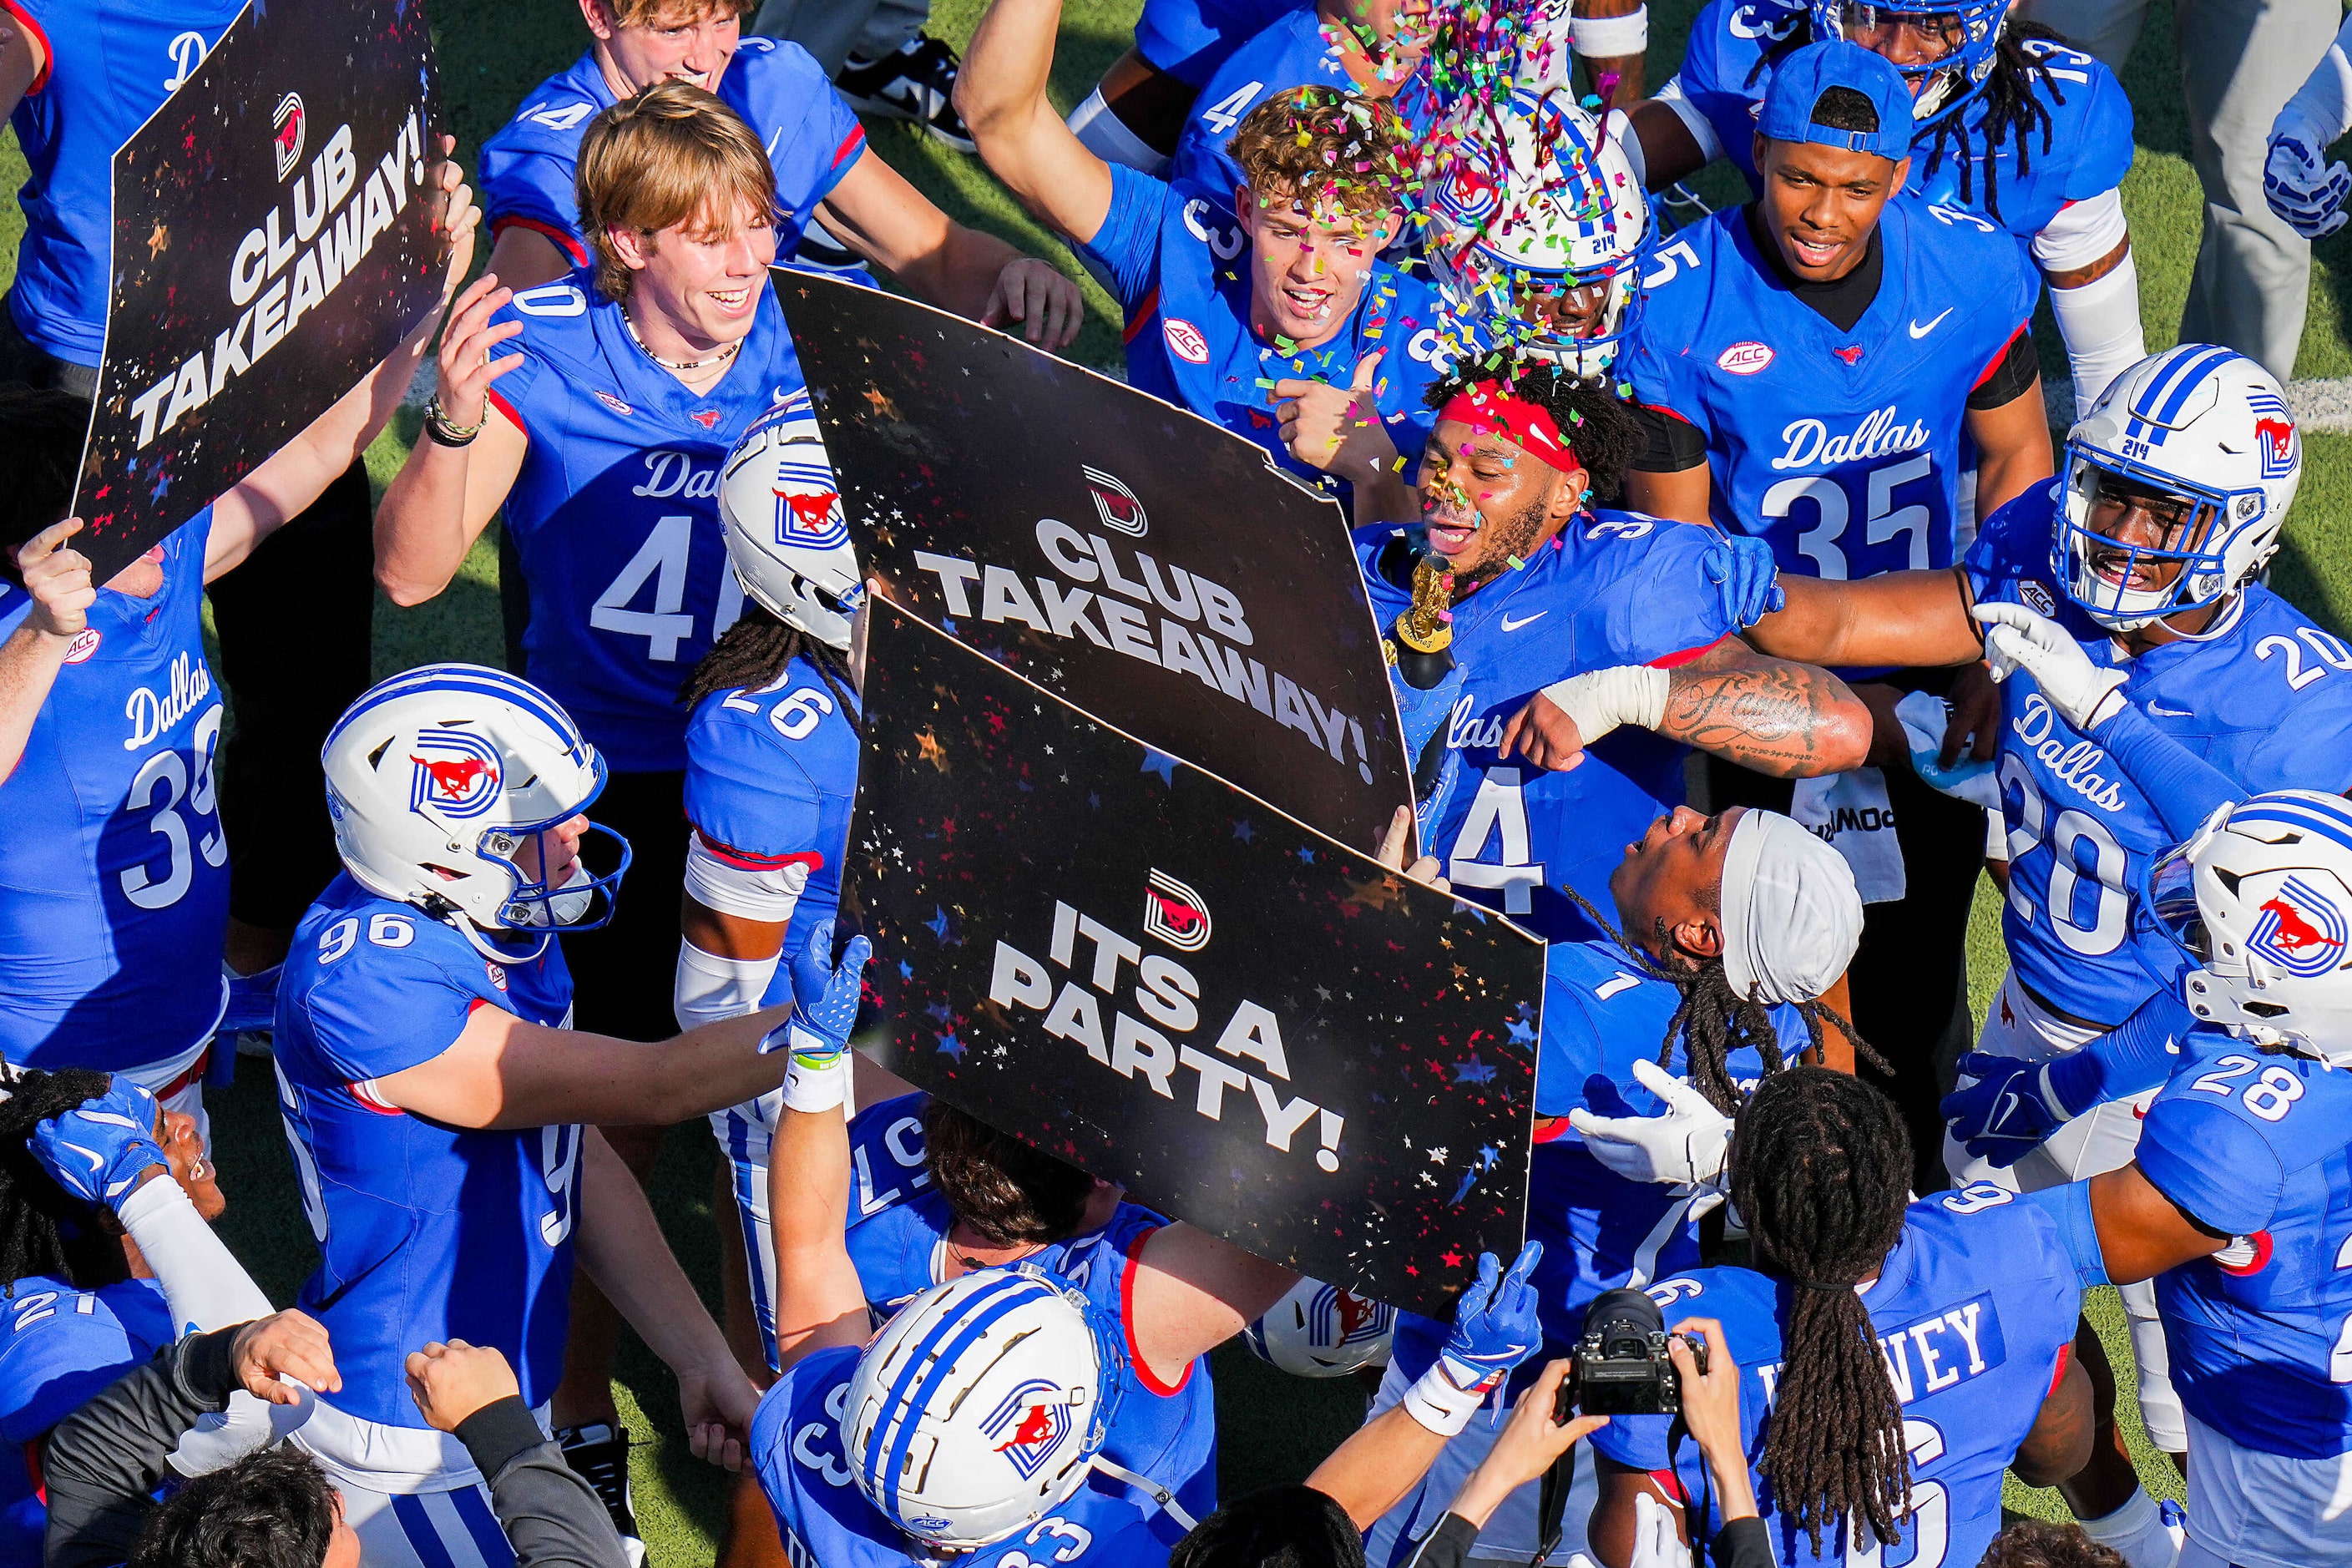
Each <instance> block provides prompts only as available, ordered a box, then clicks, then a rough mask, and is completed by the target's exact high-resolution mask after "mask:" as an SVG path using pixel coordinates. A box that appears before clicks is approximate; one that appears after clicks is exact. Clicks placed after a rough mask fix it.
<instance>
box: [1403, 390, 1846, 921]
mask: <svg viewBox="0 0 2352 1568" xmlns="http://www.w3.org/2000/svg"><path fill="white" fill-rule="evenodd" d="M1432 401H1433V404H1435V405H1437V407H1436V415H1437V422H1436V425H1435V427H1434V428H1433V430H1432V431H1431V432H1430V437H1429V446H1428V447H1427V450H1426V451H1425V452H1424V454H1423V458H1422V472H1423V479H1422V486H1421V490H1420V492H1419V496H1418V501H1419V504H1418V506H1417V507H1416V508H1415V512H1416V513H1417V515H1418V517H1419V520H1420V521H1419V526H1418V527H1412V528H1408V527H1402V526H1396V525H1386V526H1381V527H1367V528H1361V529H1359V530H1357V531H1356V549H1357V555H1358V558H1359V560H1360V563H1362V566H1363V571H1364V582H1365V585H1366V587H1367V588H1368V589H1369V590H1370V595H1371V604H1372V613H1373V616H1375V618H1376V619H1377V620H1378V621H1379V623H1380V624H1381V626H1385V627H1391V628H1393V627H1396V626H1398V625H1399V622H1400V617H1406V621H1405V626H1406V628H1407V629H1406V630H1404V631H1402V632H1395V633H1393V634H1392V637H1401V638H1404V639H1406V641H1405V642H1400V643H1399V644H1398V645H1397V650H1398V652H1399V653H1400V654H1410V653H1412V651H1413V650H1412V648H1411V647H1409V646H1408V644H1409V642H1410V641H1411V639H1413V638H1423V637H1424V636H1425V633H1426V634H1434V633H1436V632H1438V631H1440V630H1444V631H1445V632H1447V634H1448V636H1447V637H1445V639H1444V640H1445V641H1446V642H1447V644H1448V646H1446V647H1444V649H1443V652H1442V654H1440V655H1439V656H1438V657H1440V658H1450V660H1451V668H1450V669H1448V670H1447V671H1446V672H1445V673H1444V676H1443V677H1442V679H1438V680H1437V681H1436V683H1435V684H1434V685H1432V686H1429V687H1426V688H1420V687H1416V686H1415V685H1414V683H1413V680H1412V673H1413V669H1414V668H1423V667H1421V666H1420V665H1419V664H1418V663H1417V661H1415V660H1412V659H1408V660H1407V661H1406V663H1402V664H1400V666H1399V667H1398V668H1397V669H1396V670H1395V671H1394V672H1392V673H1393V674H1394V676H1395V684H1396V687H1397V691H1398V697H1399V700H1400V702H1401V703H1402V704H1403V705H1404V706H1405V707H1406V709H1407V710H1409V712H1408V719H1407V738H1408V741H1409V742H1411V743H1412V752H1413V755H1414V757H1415V777H1416V784H1415V794H1416V795H1417V796H1418V800H1417V805H1416V810H1417V812H1418V814H1419V816H1420V822H1421V840H1422V844H1423V847H1424V851H1425V852H1426V853H1428V854H1430V855H1433V856H1434V857H1436V858H1437V859H1438V861H1439V862H1440V869H1441V871H1442V872H1443V874H1444V876H1445V877H1446V878H1447V879H1450V880H1451V882H1452V883H1453V887H1454V891H1455V892H1456V893H1457V894H1459V895H1461V896H1462V897H1465V898H1467V899H1471V900H1475V901H1477V902H1480V903H1484V904H1486V905H1488V906H1489V907H1491V908H1495V909H1499V910H1502V911H1503V912H1504V913H1506V914H1508V915H1510V916H1511V917H1512V918H1513V919H1515V920H1517V921H1519V922H1520V923H1521V924H1523V925H1525V926H1526V927H1527V928H1528V930H1530V931H1534V932H1536V934H1538V936H1541V937H1543V938H1544V939H1545V940H1547V941H1550V942H1561V941H1571V940H1579V941H1580V940H1583V939H1585V938H1588V937H1591V936H1594V935H1597V934H1599V932H1598V931H1597V930H1596V928H1595V927H1594V926H1593V925H1592V924H1591V921H1589V920H1588V919H1587V917H1586V916H1585V915H1584V913H1583V912H1582V910H1580V908H1579V907H1578V900H1584V901H1585V902H1587V903H1589V904H1600V903H1601V902H1602V901H1603V900H1607V899H1608V898H1609V897H1610V894H1609V890H1608V889H1609V884H1610V879H1611V877H1612V874H1613V873H1614V872H1615V871H1616V869H1617V867H1618V864H1619V862H1620V859H1621V858H1622V857H1621V854H1620V852H1619V851H1620V848H1621V847H1622V846H1623V845H1624V844H1626V843H1628V842H1629V841H1631V840H1633V839H1637V838H1640V837H1642V836H1643V833H1644V831H1645V830H1646V829H1648V828H1649V826H1650V825H1651V824H1652V823H1653V822H1654V821H1655V820H1656V819H1657V818H1658V816H1660V814H1661V813H1663V812H1668V811H1671V810H1673V809H1674V807H1675V806H1676V805H1679V804H1681V801H1682V798H1683V759H1684V757H1685V755H1686V754H1687V751H1688V748H1690V747H1693V746H1696V747H1698V748H1700V749H1702V750H1704V751H1706V752H1710V753H1713V754H1717V755H1721V756H1726V757H1729V758H1732V759H1734V760H1736V761H1738V762H1740V763H1745V764H1746V765H1748V766H1751V767H1756V768H1760V769H1768V770H1770V771H1773V772H1776V773H1786V774H1792V775H1797V774H1804V773H1834V772H1837V771H1838V770H1840V769H1842V768H1846V767H1851V766H1853V764H1854V763H1856V762H1858V761H1859V760H1860V759H1861V756H1862V752H1863V748H1864V745H1865V744H1866V743H1867V738H1868V734H1869V716H1868V713H1867V710H1864V708H1863V706H1862V705H1861V703H1859V702H1858V701H1856V700H1854V698H1853V694H1852V693H1851V692H1849V691H1848V690H1847V689H1846V688H1845V686H1844V684H1843V682H1842V681H1840V680H1839V679H1837V678H1836V677H1835V676H1832V675H1831V674H1829V673H1827V672H1826V671H1824V670H1820V669H1813V668H1806V667H1804V666H1801V665H1796V664H1790V663H1788V662H1785V661H1783V660H1780V659H1777V658H1761V657H1759V656H1758V655H1757V654H1755V653H1752V652H1750V651H1749V649H1748V647H1747V646H1746V645H1745V644H1743V643H1741V642H1740V640H1739V638H1738V635H1737V634H1738V630H1739V628H1740V626H1742V625H1743V624H1744V621H1745V619H1747V618H1751V617H1752V616H1754V615H1756V614H1759V613H1760V610H1761V606H1762V605H1763V604H1764V603H1765V602H1766V600H1765V598H1763V597H1755V596H1753V595H1750V593H1749V592H1748V584H1743V583H1742V582H1740V581H1738V580H1735V579H1734V578H1733V577H1731V576H1728V575H1727V571H1729V570H1730V569H1732V568H1738V567H1740V566H1741V564H1742V560H1741V558H1740V557H1738V556H1737V555H1736V554H1735V553H1734V552H1731V551H1729V550H1728V549H1727V547H1726V546H1725V545H1724V543H1723V542H1722V541H1721V540H1720V539H1719V538H1718V536H1717V535H1716V534H1715V532H1714V531H1712V530H1709V529H1705V528H1697V527H1691V526H1688V525H1685V524H1683V523H1677V522H1673V521H1665V520H1662V519H1658V518H1651V517H1644V516H1642V515H1640V514H1639V513H1636V512H1629V511H1619V510H1613V509H1611V508H1608V507H1603V506H1596V505H1594V504H1593V503H1594V501H1595V500H1598V499H1600V498H1605V497H1607V496H1609V495H1610V494H1611V493H1612V491H1613V490H1614V489H1615V488H1616V484H1617V479H1618V476H1619V474H1620V473H1621V472H1622V466H1623V463H1624V461H1625V458H1626V457H1627V455H1628V453H1629V452H1630V450H1631V448H1632V447H1633V443H1634V440H1635V438H1636V437H1635V435H1634V432H1633V430H1632V429H1631V427H1630V426H1629V424H1628V421H1627V418H1626V416H1625V413H1624V405H1622V404H1621V403H1619V402H1618V401H1617V400H1616V399H1615V397H1614V396H1612V395H1611V394H1610V393H1609V392H1607V391H1605V390H1604V389H1602V388H1601V386H1599V385H1596V384H1590V383H1585V382H1580V381H1579V380H1577V379H1576V378H1574V377H1573V376H1571V375H1566V374H1560V373H1559V372H1556V371H1553V370H1551V369H1549V368H1530V369H1528V370H1525V371H1523V372H1521V373H1520V374H1519V375H1518V377H1517V380H1515V381H1512V382H1510V383H1508V384H1505V383H1502V382H1495V381H1479V380H1473V379H1468V378H1465V377H1462V376H1456V377H1454V379H1452V380H1449V381H1448V382H1446V383H1445V384H1444V385H1443V386H1441V387H1439V388H1438V389H1436V390H1435V391H1434V392H1433V394H1432ZM1749 564H1753V563H1749ZM1762 592H1765V593H1769V590H1762ZM1751 597H1754V602H1753V603H1750V602H1749V601H1750V599H1751ZM1441 616H1450V617H1451V618H1450V620H1447V619H1442V618H1441ZM1413 626H1421V627H1423V628H1425V631H1415V630H1412V627H1413ZM1427 640H1438V639H1436V638H1435V637H1433V636H1429V637H1428V638H1427ZM1408 665H1412V667H1413V668H1407V666H1408ZM1620 667H1634V668H1620ZM1602 669H1617V670H1618V673H1616V674H1613V675H1612V676H1611V678H1610V682H1609V687H1610V689H1611V690H1612V691H1616V692H1622V695H1623V697H1624V700H1623V701H1622V703H1620V704H1619V705H1618V707H1619V712H1620V716H1621V717H1622V720H1623V721H1624V725H1625V728H1626V729H1627V730H1628V731H1629V732H1627V733H1624V734H1612V733H1610V732H1609V731H1610V729H1611V728H1614V727H1615V726H1614V723H1613V722H1612V724H1611V725H1610V726H1609V727H1608V728H1604V727H1603V726H1602V724H1601V721H1600V720H1599V719H1597V718H1595V717H1593V715H1594V714H1596V713H1598V711H1599V710H1600V708H1599V704H1598V703H1597V702H1596V703H1594V704H1592V705H1589V706H1586V707H1585V708H1584V711H1585V712H1586V713H1587V721H1588V722H1589V723H1591V726H1592V728H1591V732H1589V733H1586V734H1582V735H1570V734H1565V733H1562V734H1560V735H1559V736H1558V737H1557V738H1556V743H1555V742H1549V741H1545V740H1543V739H1542V738H1539V737H1538V736H1535V735H1532V734H1530V735H1528V736H1526V737H1524V738H1523V737H1522V735H1521V733H1520V731H1519V730H1518V729H1517V728H1515V727H1514V725H1513V720H1514V717H1515V716H1516V715H1517V713H1518V712H1519V710H1521V709H1522V708H1524V707H1526V706H1527V705H1528V699H1529V697H1530V695H1531V694H1532V693H1534V692H1537V691H1538V690H1540V689H1543V688H1544V687H1546V686H1547V685H1549V684H1553V683H1556V682H1559V681H1561V680H1564V679H1569V678H1571V677H1575V676H1578V675H1581V674H1588V673H1591V672H1594V671H1599V670H1602ZM1635 729H1643V730H1647V731H1652V732H1651V733H1648V734H1637V733H1632V732H1630V731H1633V730H1635ZM1586 748H1590V749H1589V750H1588V749H1586ZM1515 752H1516V753H1517V754H1515ZM1570 769H1573V770H1574V771H1573V772H1570V771H1568V770H1570ZM1571 889H1572V893H1571Z"/></svg>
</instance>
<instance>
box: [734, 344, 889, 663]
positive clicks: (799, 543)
mask: <svg viewBox="0 0 2352 1568" xmlns="http://www.w3.org/2000/svg"><path fill="white" fill-rule="evenodd" d="M719 522H720V524H721V525H722V526H723V527H724V528H725V529H726V531H727V559H728V561H729V562H730V563H731V564H732V565H733V566H734V568H735V577H736V580H737V581H738V582H740V583H741V584H743V591H744V592H745V593H747V594H749V595H751V597H752V598H754V599H756V600H758V601H759V602H760V603H761V605H764V606H766V607H767V609H768V611H769V612H770V613H771V614H772V615H774V616H776V618H777V619H779V620H781V621H782V622H783V623H784V624H785V625H787V626H798V627H799V628H800V629H801V630H803V631H804V632H806V633H808V635H809V636H811V637H814V638H816V639H817V641H819V642H821V643H824V644H826V645H827V646H828V647H836V648H840V649H843V650H844V651H846V650H847V648H848V647H849V621H850V617H851V616H854V615H856V613H857V607H858V605H861V604H863V603H864V602H865V599H866V585H865V579H864V578H863V577H861V576H860V575H859V574H858V570H857V551H856V547H855V546H854V545H852V544H851V543H850V542H849V521H848V519H847V517H846V516H845V515H844V513H843V512H842V510H841V491H840V488H839V486H838V484H837V483H836V482H835V479H834V475H833V463H832V460H831V459H830V458H827V457H826V456H825V451H824V437H823V436H822V435H820V434H819V433H818V431H817V426H816V416H815V415H814V413H813V412H811V410H810V406H809V396H808V394H807V393H806V392H805V391H803V392H798V393H795V394H793V395H792V396H791V397H788V398H786V399H785V400H784V401H783V402H782V403H780V404H778V405H776V406H775V407H773V408H772V409H770V410H768V412H767V413H765V414H762V415H761V416H760V417H759V418H757V419H756V420H753V421H752V423H751V428H750V429H748V430H746V431H744V432H743V438H742V439H741V440H740V441H738V442H736V443H735V449H734V450H733V451H732V452H730V453H729V454H728V455H727V465H726V467H725V468H723V469H721V470H720V472H719Z"/></svg>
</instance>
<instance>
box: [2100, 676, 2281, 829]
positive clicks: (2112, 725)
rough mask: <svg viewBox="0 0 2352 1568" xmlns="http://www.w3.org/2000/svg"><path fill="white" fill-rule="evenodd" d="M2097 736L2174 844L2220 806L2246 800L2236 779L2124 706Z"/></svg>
mask: <svg viewBox="0 0 2352 1568" xmlns="http://www.w3.org/2000/svg"><path fill="white" fill-rule="evenodd" d="M2096 734H2097V737H2098V742H2099V744H2101V745H2103V746H2105V748H2106V749H2107V752H2108V753H2109V754H2110V755H2111V756H2113V757H2114V758H2115V759H2116V762H2118V763H2121V764H2123V770H2124V772H2126V773H2129V774H2130V775H2131V781H2132V783H2134V784H2137V785H2139V788H2140V793H2141V794H2142V795H2146V796H2147V800H2148V804H2149V805H2153V806H2155V807H2156V814H2157V816H2159V817H2161V818H2163V820H2164V830H2165V831H2166V832H2167V833H2169V834H2171V835H2172V837H2175V838H2188V837H2191V836H2192V835H2194V834H2195V833H2196V832H2197V830H2198V829H2199V828H2200V827H2202V826H2205V824H2206V823H2207V821H2209V820H2210V818H2211V817H2212V815H2213V814H2214V813H2215V812H2216V811H2218V810H2220V809H2221V807H2222V806H2225V805H2232V804H2234V803H2236V802H2238V801H2240V800H2242V799H2244V798H2245V795H2246V791H2245V789H2244V788H2243V787H2242V786H2241V785H2240V784H2238V782H2237V781H2236V780H2235V779H2232V778H2231V777H2230V775H2229V774H2227V773H2223V772H2221V769H2219V768H2217V767H2215V766H2213V764H2212V763H2209V762H2207V761H2205V759H2204V758H2202V757H2200V756H2199V755H2197V753H2196V752H2192V751H2190V750H2189V748H2188V747H2186V746H2184V745H2182V744H2181V743H2180V742H2178V741H2176V740H2174V739H2173V738H2172V737H2171V736H2169V735H2168V734H2166V733H2165V732H2164V731H2161V730H2159V729H2158V728H2157V727H2156V726H2155V725H2154V724H2151V723H2150V722H2148V719H2147V714H2145V713H2142V712H2141V711H2140V710H2138V709H2137V708H2135V707H2133V706H2132V705H2131V704H2130V703H2128V702H2126V703H2125V704H2124V706H2123V708H2122V710H2121V711H2119V712H2117V713H2116V716H2115V717H2114V718H2112V719H2109V720H2108V721H2106V722H2105V723H2104V724H2102V725H2100V726H2099V727H2098V730H2097V731H2096Z"/></svg>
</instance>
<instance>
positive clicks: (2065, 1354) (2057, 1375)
mask: <svg viewBox="0 0 2352 1568" xmlns="http://www.w3.org/2000/svg"><path fill="white" fill-rule="evenodd" d="M2073 1355H2074V1343H2073V1342H2071V1341H2069V1342H2067V1343H2065V1344H2063V1345H2060V1346H2059V1347H2058V1370H2057V1371H2056V1372H2053V1373H2051V1374H2050V1394H2055V1393H2057V1392H2058V1385H2059V1384H2062V1383H2063V1382H2065V1381H2066V1363H2067V1361H2068V1359H2069V1358H2071V1357H2072V1356H2073ZM2050 1394H2043V1395H2042V1398H2044V1399H2047V1398H2049V1397H2050Z"/></svg>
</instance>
